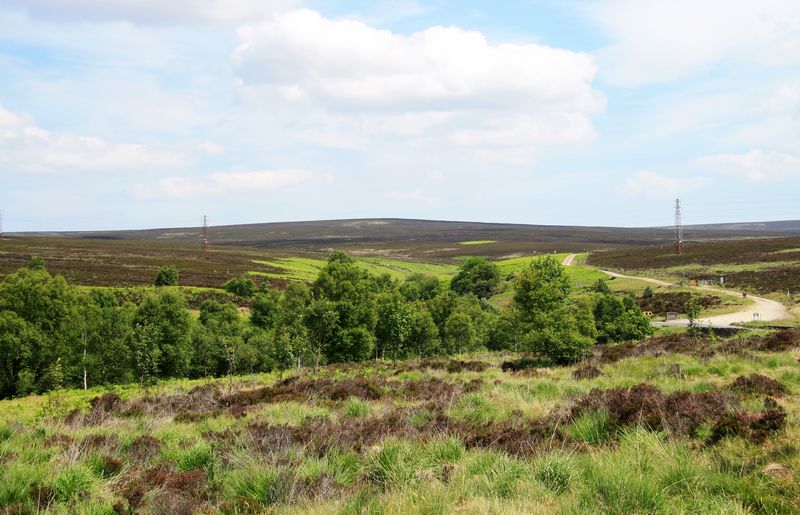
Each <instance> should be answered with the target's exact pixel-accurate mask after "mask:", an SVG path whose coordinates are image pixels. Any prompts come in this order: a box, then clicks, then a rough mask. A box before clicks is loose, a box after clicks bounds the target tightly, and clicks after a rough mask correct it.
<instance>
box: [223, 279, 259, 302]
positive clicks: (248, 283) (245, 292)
mask: <svg viewBox="0 0 800 515" xmlns="http://www.w3.org/2000/svg"><path fill="white" fill-rule="evenodd" d="M222 288H223V289H224V290H225V291H227V292H228V293H232V294H234V295H236V296H237V297H243V298H250V297H252V296H253V295H255V293H256V290H257V289H258V287H257V286H256V283H255V282H254V281H253V280H252V279H248V278H247V277H237V278H234V279H231V280H230V281H228V282H226V283H225V284H223V285H222Z"/></svg>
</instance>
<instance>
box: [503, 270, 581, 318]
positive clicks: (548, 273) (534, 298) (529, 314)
mask: <svg viewBox="0 0 800 515" xmlns="http://www.w3.org/2000/svg"><path fill="white" fill-rule="evenodd" d="M570 289H571V287H570V282H569V278H568V277H567V274H566V272H565V271H564V267H563V266H561V264H560V263H559V262H558V261H556V260H555V259H553V258H552V257H551V256H545V257H542V258H537V259H534V260H532V261H531V263H530V265H529V266H528V267H527V268H525V269H523V270H522V272H520V273H519V275H518V276H517V279H516V281H515V283H514V304H515V308H516V309H517V310H518V311H519V313H520V314H521V315H522V316H523V317H524V318H525V319H528V320H533V319H535V318H536V317H537V316H540V315H541V314H544V313H548V312H552V311H555V310H558V309H559V308H561V307H562V306H563V305H564V304H565V303H566V302H567V301H568V298H569V292H570Z"/></svg>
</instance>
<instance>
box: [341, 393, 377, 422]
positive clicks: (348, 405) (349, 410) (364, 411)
mask: <svg viewBox="0 0 800 515" xmlns="http://www.w3.org/2000/svg"><path fill="white" fill-rule="evenodd" d="M343 409H344V414H345V416H347V417H352V418H359V417H365V416H367V415H368V414H369V412H370V407H369V403H368V402H366V401H362V400H361V399H359V398H358V397H350V398H349V399H347V400H346V401H345V403H344V408H343Z"/></svg>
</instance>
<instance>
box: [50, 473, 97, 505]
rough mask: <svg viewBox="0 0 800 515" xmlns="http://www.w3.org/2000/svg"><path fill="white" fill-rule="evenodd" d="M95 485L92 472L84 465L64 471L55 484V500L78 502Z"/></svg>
mask: <svg viewBox="0 0 800 515" xmlns="http://www.w3.org/2000/svg"><path fill="white" fill-rule="evenodd" d="M93 484H94V477H93V475H92V472H91V470H89V469H88V468H87V467H86V466H84V465H73V466H71V467H68V468H66V469H65V470H63V471H62V472H61V473H60V474H59V475H58V476H57V477H56V479H55V481H54V483H53V490H54V493H55V498H56V499H57V500H59V501H65V502H68V501H72V500H77V499H78V498H79V497H80V496H81V495H83V494H85V493H87V492H88V491H89V490H90V489H91V488H92V485H93Z"/></svg>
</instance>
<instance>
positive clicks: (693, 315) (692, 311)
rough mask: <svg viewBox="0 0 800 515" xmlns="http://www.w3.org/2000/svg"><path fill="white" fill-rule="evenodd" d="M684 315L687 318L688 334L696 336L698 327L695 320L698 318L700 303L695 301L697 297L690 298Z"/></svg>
mask: <svg viewBox="0 0 800 515" xmlns="http://www.w3.org/2000/svg"><path fill="white" fill-rule="evenodd" d="M686 314H687V315H688V317H689V333H690V334H696V333H697V331H698V327H699V326H698V322H697V319H698V318H700V302H699V301H698V300H697V297H692V300H690V301H689V307H688V308H687V309H686Z"/></svg>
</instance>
